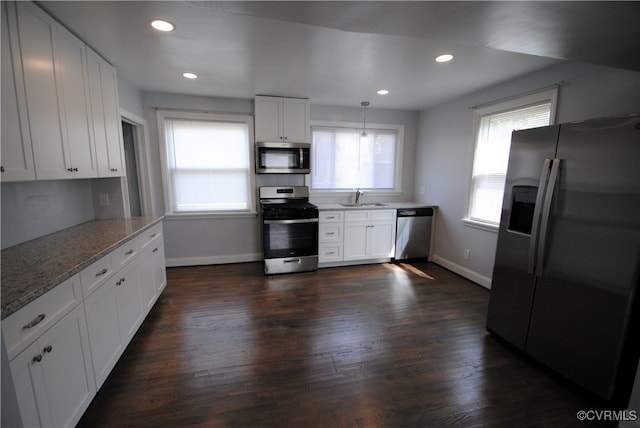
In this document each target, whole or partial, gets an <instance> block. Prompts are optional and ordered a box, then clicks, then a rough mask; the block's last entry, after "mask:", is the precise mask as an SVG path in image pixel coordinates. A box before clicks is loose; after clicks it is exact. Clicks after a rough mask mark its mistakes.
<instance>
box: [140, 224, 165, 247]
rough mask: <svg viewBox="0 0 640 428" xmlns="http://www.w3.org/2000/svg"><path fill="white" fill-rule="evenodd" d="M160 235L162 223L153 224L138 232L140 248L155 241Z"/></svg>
mask: <svg viewBox="0 0 640 428" xmlns="http://www.w3.org/2000/svg"><path fill="white" fill-rule="evenodd" d="M161 237H162V223H158V224H156V225H155V226H152V227H150V228H149V229H147V230H145V231H144V232H142V233H141V234H140V236H139V237H138V239H139V242H140V248H141V249H145V248H147V246H149V245H150V244H152V243H153V242H156V241H157V240H158V239H160V238H161Z"/></svg>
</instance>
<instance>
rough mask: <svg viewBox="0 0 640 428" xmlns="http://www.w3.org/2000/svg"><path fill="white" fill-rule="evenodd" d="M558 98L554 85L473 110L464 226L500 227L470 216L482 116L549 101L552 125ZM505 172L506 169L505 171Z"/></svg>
mask: <svg viewBox="0 0 640 428" xmlns="http://www.w3.org/2000/svg"><path fill="white" fill-rule="evenodd" d="M557 100H558V88H557V86H554V87H553V88H550V89H542V90H539V91H532V92H529V93H526V94H523V95H519V96H514V97H510V98H508V99H506V100H504V101H497V102H492V103H489V104H486V105H484V106H481V107H477V108H475V110H474V114H473V122H474V124H473V139H474V144H473V147H474V150H473V153H474V155H473V159H472V162H471V167H470V169H469V182H468V190H467V205H466V210H465V213H466V215H465V217H464V218H463V219H462V222H463V223H464V224H465V225H466V226H470V227H474V228H477V229H482V230H486V231H490V232H494V233H498V230H499V228H500V224H499V222H498V223H493V222H488V221H482V220H480V219H476V218H471V215H470V214H471V213H470V210H471V198H472V196H473V195H472V194H471V193H472V192H473V163H474V161H475V156H476V150H477V148H478V140H479V134H480V125H481V122H482V118H483V117H485V116H490V115H494V114H497V113H501V112H508V111H510V110H517V109H521V108H525V107H527V106H532V105H535V104H540V103H543V102H550V103H551V108H550V114H549V125H553V124H554V123H555V116H556V106H557ZM505 174H506V171H505Z"/></svg>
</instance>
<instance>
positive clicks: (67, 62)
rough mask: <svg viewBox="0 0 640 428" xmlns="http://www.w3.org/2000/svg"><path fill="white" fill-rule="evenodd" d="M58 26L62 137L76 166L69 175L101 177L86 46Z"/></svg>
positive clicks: (56, 59)
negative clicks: (92, 126) (92, 128)
mask: <svg viewBox="0 0 640 428" xmlns="http://www.w3.org/2000/svg"><path fill="white" fill-rule="evenodd" d="M54 28H55V31H54V36H55V38H54V40H55V44H54V64H55V73H56V78H57V83H58V88H59V89H58V105H59V106H60V110H61V112H62V113H63V116H62V121H63V124H64V126H63V134H62V137H63V140H66V145H67V146H68V151H69V159H70V162H69V163H70V167H71V169H72V171H71V172H72V174H71V175H70V176H69V178H92V177H97V176H98V169H97V166H96V156H95V148H94V145H93V144H92V141H93V140H92V139H91V133H90V131H89V92H88V84H87V73H86V61H85V45H84V43H82V41H80V40H79V39H78V38H76V37H75V36H74V35H72V34H71V33H69V32H68V31H67V30H65V29H64V28H62V27H61V26H60V25H56V26H55V27H54Z"/></svg>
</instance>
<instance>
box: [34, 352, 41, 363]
mask: <svg viewBox="0 0 640 428" xmlns="http://www.w3.org/2000/svg"><path fill="white" fill-rule="evenodd" d="M32 361H33V362H34V363H39V362H40V361H42V354H38V355H36V356H35V357H33V360H32Z"/></svg>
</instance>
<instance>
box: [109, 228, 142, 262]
mask: <svg viewBox="0 0 640 428" xmlns="http://www.w3.org/2000/svg"><path fill="white" fill-rule="evenodd" d="M139 239H140V236H136V237H135V238H133V239H130V240H129V241H127V242H125V243H124V244H122V245H121V246H120V247H118V248H117V249H116V250H114V251H113V252H112V253H111V261H112V263H113V269H114V270H118V269H120V268H121V267H123V266H124V265H126V264H127V263H129V262H130V261H131V260H133V259H134V258H135V257H136V256H137V255H138V253H140V241H139Z"/></svg>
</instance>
